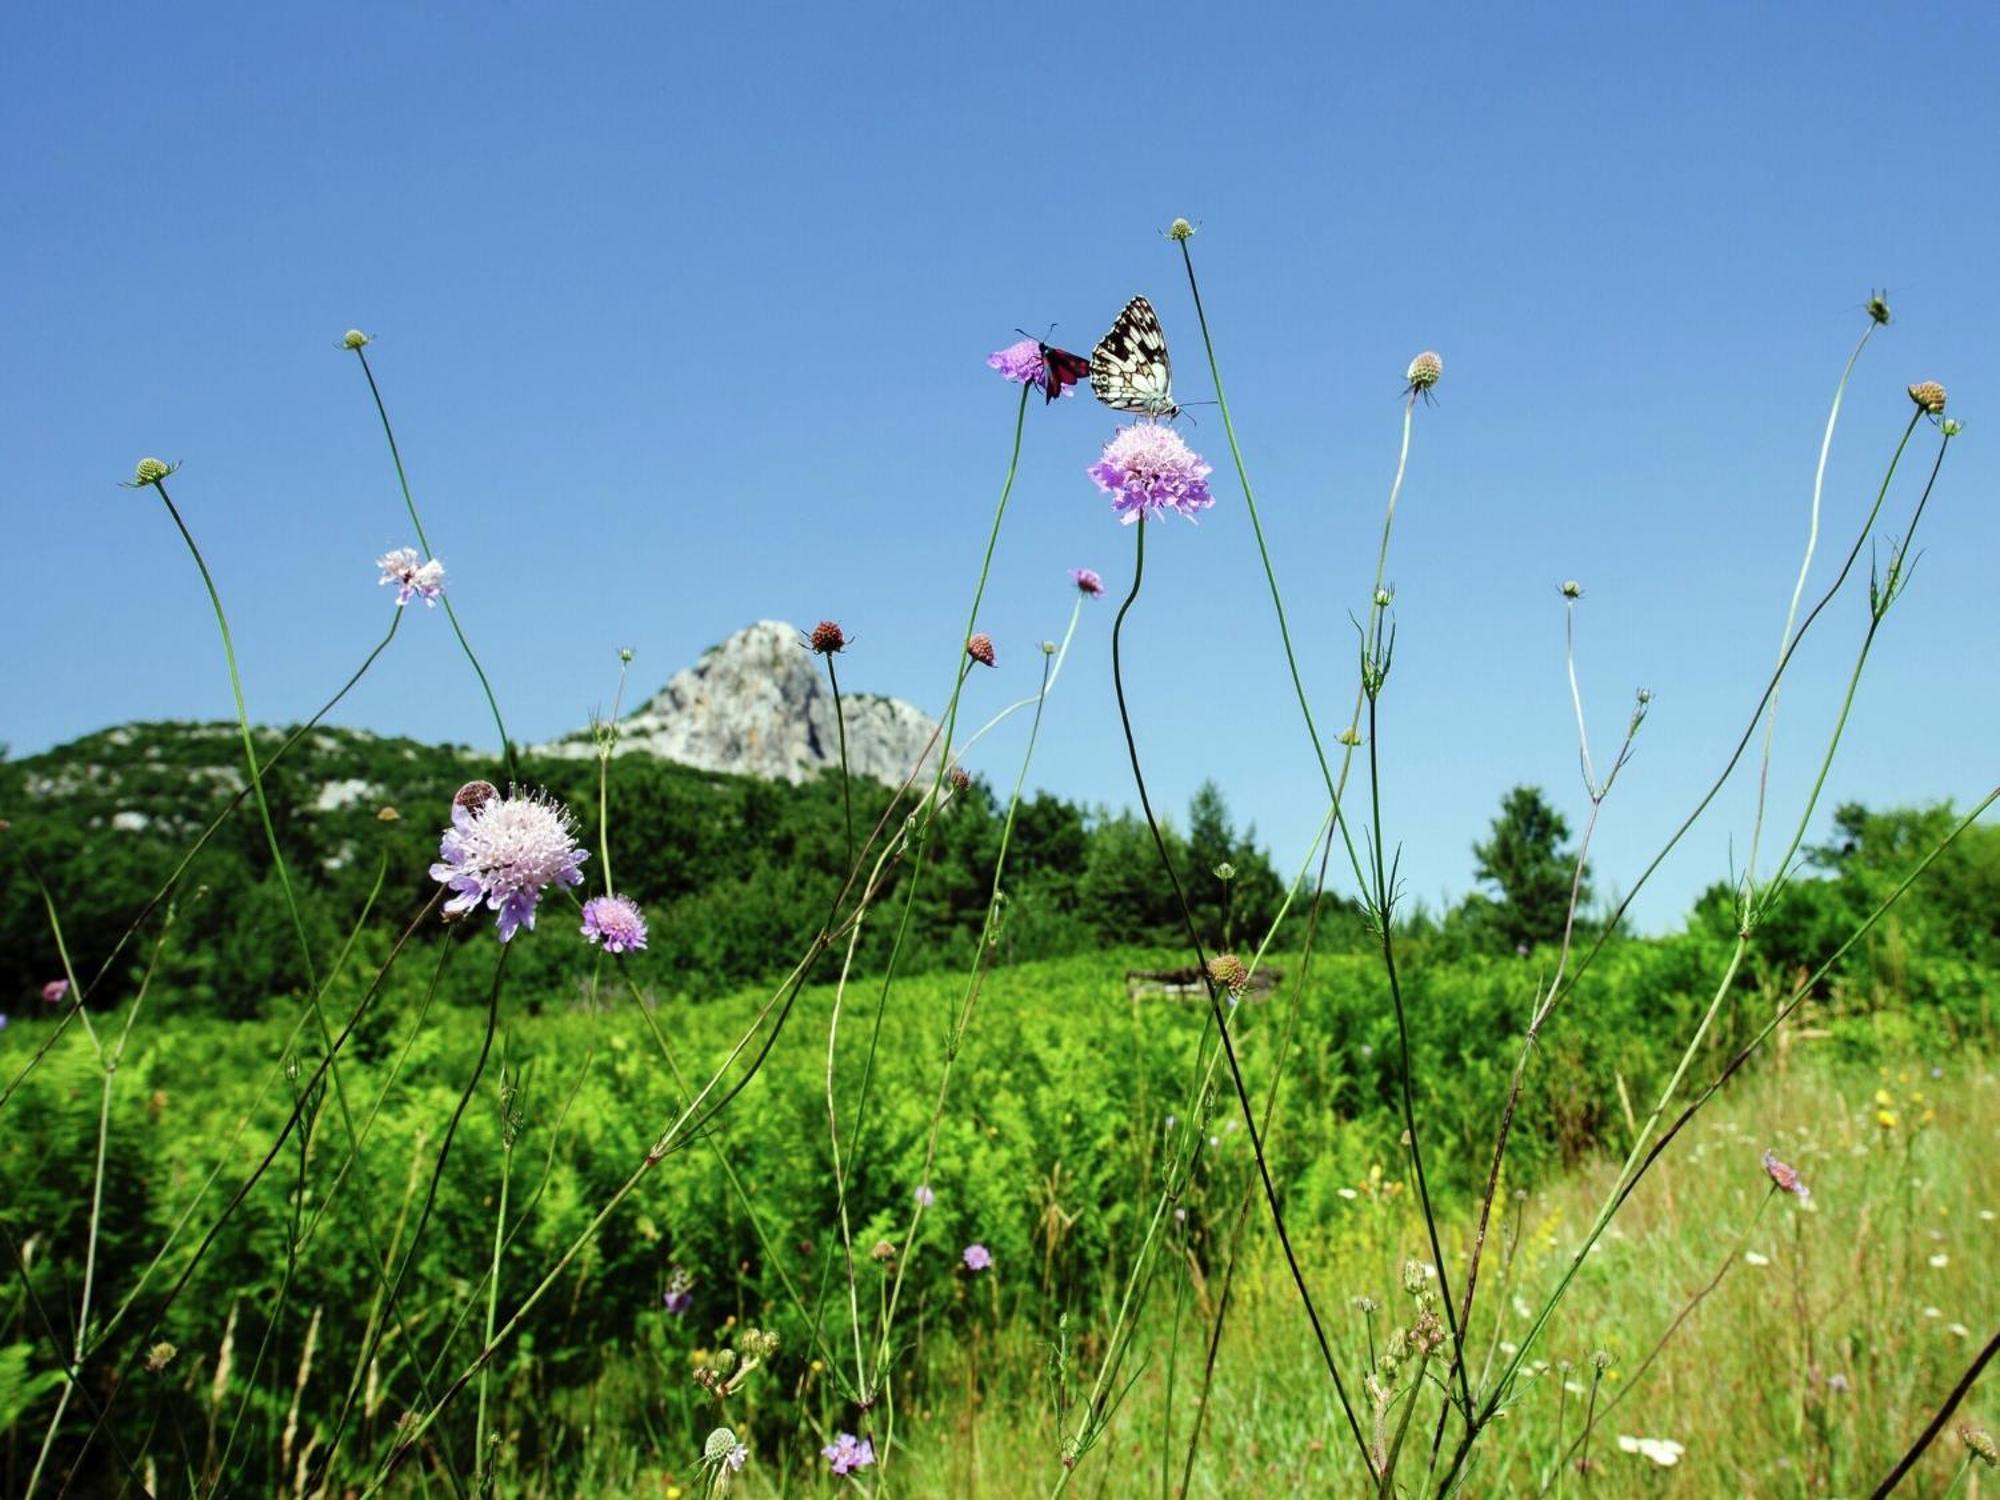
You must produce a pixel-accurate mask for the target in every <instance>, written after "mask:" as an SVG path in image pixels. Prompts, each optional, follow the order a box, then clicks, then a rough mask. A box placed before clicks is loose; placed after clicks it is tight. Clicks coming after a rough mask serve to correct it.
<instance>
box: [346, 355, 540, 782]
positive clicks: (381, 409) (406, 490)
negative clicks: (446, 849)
mask: <svg viewBox="0 0 2000 1500" xmlns="http://www.w3.org/2000/svg"><path fill="white" fill-rule="evenodd" d="M354 357H355V358H356V359H358V360H360V361H361V373H362V374H363V375H365V376H367V377H368V394H369V395H371V396H373V397H374V398H375V413H376V415H377V416H379V417H380V418H381V419H382V436H384V437H385V438H387V439H388V440H389V457H390V459H391V460H393V461H394V463H395V465H396V483H397V484H399V485H401V486H402V489H403V505H404V506H405V508H406V509H408V511H409V512H410V525H411V526H413V527H415V528H416V533H417V545H418V546H420V547H422V548H423V549H424V557H425V559H426V560H429V559H430V558H432V557H435V556H436V555H437V554H436V553H434V552H432V551H431V542H430V538H429V537H427V536H425V535H424V523H423V521H422V519H421V518H419V517H418V515H417V501H416V497H415V496H414V495H412V494H411V493H410V476H409V474H408V473H406V472H405V471H404V468H403V451H402V449H401V448H400V447H398V446H397V443H396V429H395V427H394V426H392V425H391V424H390V421H389V408H388V406H387V404H386V403H385V402H384V401H383V400H382V388H381V387H380V386H379V385H377V384H376V383H375V371H374V369H373V368H372V367H371V366H370V365H369V363H368V353H367V351H366V350H365V349H362V348H360V347H359V346H358V345H357V346H356V347H355V350H354ZM442 598H443V601H444V613H445V618H446V619H447V620H449V621H451V633H452V634H453V635H455V636H457V637H458V645H459V649H460V650H462V651H463V652H464V653H465V659H466V660H467V661H469V662H470V663H472V671H473V674H474V675H475V676H477V677H478V678H479V686H480V689H481V691H483V692H484V693H485V694H486V706H487V708H489V709H490V710H492V713H493V727H494V728H495V729H497V730H499V731H500V753H501V758H502V759H503V760H505V761H506V763H507V777H508V779H509V780H510V781H512V780H518V779H519V771H518V769H517V767H516V764H515V760H514V741H513V740H512V739H511V738H509V737H508V734H507V725H506V722H505V721H504V720H503V719H502V718H501V717H500V700H499V699H497V698H496V697H494V696H493V684H492V683H491V682H489V681H487V679H486V669H485V668H484V667H482V666H480V665H479V658H478V657H477V656H476V655H474V654H473V650H472V643H471V642H470V641H468V640H467V639H466V638H465V629H464V627H463V626H461V625H460V624H459V623H458V611H457V610H455V609H453V608H452V604H451V595H450V594H445V595H443V596H442Z"/></svg>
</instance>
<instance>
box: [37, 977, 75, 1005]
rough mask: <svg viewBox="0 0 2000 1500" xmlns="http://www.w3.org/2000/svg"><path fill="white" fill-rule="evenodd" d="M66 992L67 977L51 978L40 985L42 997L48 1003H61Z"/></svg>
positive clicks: (67, 987) (67, 990) (67, 985)
mask: <svg viewBox="0 0 2000 1500" xmlns="http://www.w3.org/2000/svg"><path fill="white" fill-rule="evenodd" d="M68 993H69V981H68V980H67V979H51V980H50V981H49V982H48V983H47V984H45V985H43V986H42V999H44V1000H45V1001H47V1002H48V1003H49V1004H50V1005H61V1004H62V1003H63V997H64V996H65V995H67V994H68Z"/></svg>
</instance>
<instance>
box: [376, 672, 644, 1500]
mask: <svg viewBox="0 0 2000 1500" xmlns="http://www.w3.org/2000/svg"><path fill="white" fill-rule="evenodd" d="M620 675H621V676H622V675H623V674H622V673H621V674H620ZM613 718H614V719H615V718H616V711H615V710H614V711H613ZM518 1086H519V1085H518V1082H516V1083H509V1081H508V1078H507V1045H506V1041H505V1039H504V1038H503V1039H502V1041H501V1044H500V1202H499V1204H498V1206H497V1207H496V1208H495V1209H494V1211H493V1266H492V1270H491V1271H489V1272H488V1273H487V1279H486V1334H485V1337H486V1338H487V1339H488V1340H491V1339H492V1337H493V1324H494V1320H495V1318H496V1317H497V1315H498V1313H499V1311H500V1262H501V1258H502V1257H503V1255H504V1254H505V1253H506V1249H507V1189H508V1188H509V1187H510V1186H512V1185H513V1181H514V1126H513V1121H512V1120H511V1119H510V1118H509V1117H510V1115H511V1112H512V1110H513V1107H514V1103H513V1098H514V1093H515V1090H516V1089H517V1088H518ZM412 1248H414V1244H413V1246H412ZM492 1373H493V1366H492V1365H490V1364H488V1365H485V1366H483V1367H481V1369H480V1371H479V1414H478V1417H477V1419H476V1424H475V1426H474V1428H473V1442H472V1483H473V1488H474V1492H475V1493H477V1494H481V1495H490V1494H493V1493H494V1481H495V1479H496V1478H497V1477H498V1474H497V1471H498V1467H499V1466H498V1464H497V1462H491V1461H489V1458H488V1454H487V1451H486V1397H487V1385H488V1382H489V1378H490V1377H491V1375H492ZM493 1440H494V1442H495V1444H498V1442H499V1440H500V1439H499V1434H498V1433H495V1434H494V1439H493Z"/></svg>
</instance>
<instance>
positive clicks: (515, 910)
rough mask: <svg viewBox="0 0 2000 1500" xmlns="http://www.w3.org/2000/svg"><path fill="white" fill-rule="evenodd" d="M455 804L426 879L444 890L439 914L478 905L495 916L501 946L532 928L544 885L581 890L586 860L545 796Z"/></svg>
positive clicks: (569, 822)
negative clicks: (523, 929)
mask: <svg viewBox="0 0 2000 1500" xmlns="http://www.w3.org/2000/svg"><path fill="white" fill-rule="evenodd" d="M473 800H476V799H465V801H455V802H454V803H453V804H452V809H451V827H449V828H447V829H446V830H445V832H444V837H443V838H442V839H441V840H440V841H439V843H438V854H439V856H440V858H439V860H438V862H437V863H436V864H434V865H432V866H431V879H433V880H436V881H439V882H441V883H442V884H444V885H447V886H449V887H451V889H452V891H453V893H454V894H453V896H452V898H451V900H449V901H447V902H446V903H445V907H444V910H445V915H446V916H463V915H464V914H465V913H467V912H470V911H476V910H477V909H478V908H479V907H480V906H481V905H484V906H486V907H488V908H489V909H491V910H493V911H496V912H498V913H499V914H500V917H499V928H500V941H501V942H503V943H504V942H507V941H509V940H510V939H512V938H513V936H514V933H515V932H516V931H517V930H518V929H519V928H520V927H521V926H523V925H524V924H525V925H526V927H527V928H528V930H529V931H530V932H532V931H534V927H535V904H536V903H537V902H538V901H540V900H541V898H542V892H543V891H544V890H545V889H547V888H548V887H549V886H550V885H564V886H570V885H581V884H583V871H582V870H581V869H579V868H578V866H579V865H581V864H582V863H583V861H584V860H586V859H588V858H589V857H590V856H589V855H588V854H586V853H584V851H583V850H581V849H579V848H578V847H577V845H576V823H575V820H574V819H573V818H571V817H570V815H569V811H568V809H566V808H565V807H563V806H562V804H561V803H559V802H557V801H555V800H554V799H553V798H551V797H550V796H549V795H548V794H547V793H546V792H539V791H537V792H523V791H522V790H521V789H520V788H518V787H516V788H514V789H512V790H511V791H510V792H509V793H508V794H507V795H506V796H505V797H489V798H486V799H484V800H483V801H478V805H477V809H476V810H474V809H473V808H469V807H467V806H466V801H473Z"/></svg>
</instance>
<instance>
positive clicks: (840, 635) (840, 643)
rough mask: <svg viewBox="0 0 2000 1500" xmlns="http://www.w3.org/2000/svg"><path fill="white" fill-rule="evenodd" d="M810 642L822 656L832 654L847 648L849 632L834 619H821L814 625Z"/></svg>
mask: <svg viewBox="0 0 2000 1500" xmlns="http://www.w3.org/2000/svg"><path fill="white" fill-rule="evenodd" d="M809 644H810V645H811V646H812V649H813V650H814V651H816V652H818V653H819V654H820V655H821V656H832V655H834V654H836V653H837V652H841V651H845V650H846V649H847V632H846V631H844V630H842V629H841V628H840V626H839V625H838V624H837V623H835V622H834V621H832V620H821V621H820V622H819V624H817V625H815V626H813V633H812V640H811V641H810V642H809Z"/></svg>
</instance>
